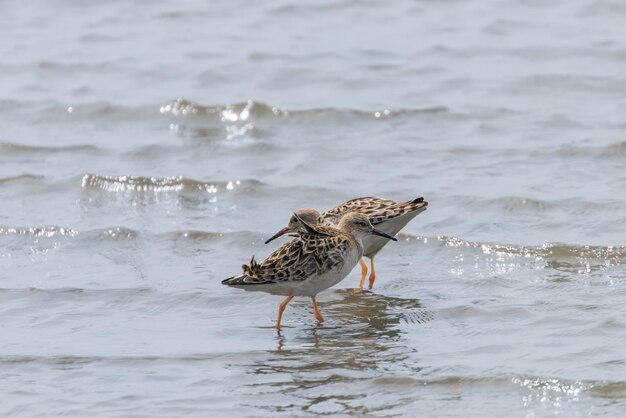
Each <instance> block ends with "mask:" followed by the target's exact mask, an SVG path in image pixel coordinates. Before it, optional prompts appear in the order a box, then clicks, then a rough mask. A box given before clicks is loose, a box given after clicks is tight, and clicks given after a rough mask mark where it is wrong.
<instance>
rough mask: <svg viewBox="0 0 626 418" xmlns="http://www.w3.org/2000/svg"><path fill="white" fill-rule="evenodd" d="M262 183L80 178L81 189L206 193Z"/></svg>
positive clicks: (85, 176) (139, 178)
mask: <svg viewBox="0 0 626 418" xmlns="http://www.w3.org/2000/svg"><path fill="white" fill-rule="evenodd" d="M261 184H262V183H261V182H260V181H257V180H233V181H219V182H203V181H198V180H193V179H188V178H185V177H182V176H173V177H141V176H102V175H97V174H85V175H84V176H83V179H82V183H81V187H82V188H83V189H95V190H104V191H107V192H111V193H117V192H138V193H142V192H144V193H145V192H151V193H169V192H202V193H208V194H214V193H218V192H220V191H229V190H235V189H238V188H241V187H243V188H246V189H249V188H254V187H257V186H259V185H261Z"/></svg>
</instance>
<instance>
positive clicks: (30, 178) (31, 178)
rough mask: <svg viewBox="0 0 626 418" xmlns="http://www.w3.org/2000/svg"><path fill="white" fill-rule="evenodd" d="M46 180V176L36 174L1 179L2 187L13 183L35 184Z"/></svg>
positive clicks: (0, 184)
mask: <svg viewBox="0 0 626 418" xmlns="http://www.w3.org/2000/svg"><path fill="white" fill-rule="evenodd" d="M43 179H44V176H36V175H34V174H21V175H19V176H12V177H5V178H0V186H3V185H5V184H13V183H35V182H38V181H41V180H43Z"/></svg>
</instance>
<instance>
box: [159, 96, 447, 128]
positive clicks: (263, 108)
mask: <svg viewBox="0 0 626 418" xmlns="http://www.w3.org/2000/svg"><path fill="white" fill-rule="evenodd" d="M159 111H160V113H162V114H171V115H174V116H202V115H205V116H206V115H209V116H213V117H216V118H219V120H220V121H221V122H226V123H235V122H247V121H250V120H252V119H255V120H258V119H268V118H277V117H283V118H284V117H298V118H307V117H313V118H319V117H324V116H342V115H343V116H352V117H354V116H356V117H361V118H367V119H381V118H390V117H399V116H413V115H418V114H428V113H445V112H448V109H447V108H446V107H443V106H435V107H428V108H421V109H380V110H371V111H366V110H357V109H339V108H333V107H327V108H311V109H302V110H287V109H281V108H278V107H276V106H270V105H267V104H265V103H261V102H257V101H254V100H248V101H246V102H241V103H235V104H229V105H215V106H205V105H200V104H197V103H193V102H190V101H188V100H185V99H177V100H173V101H171V102H169V103H167V104H165V105H163V106H161V107H160V108H159Z"/></svg>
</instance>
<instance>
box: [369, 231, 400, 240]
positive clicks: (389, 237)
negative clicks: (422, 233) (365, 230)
mask: <svg viewBox="0 0 626 418" xmlns="http://www.w3.org/2000/svg"><path fill="white" fill-rule="evenodd" d="M372 235H378V236H379V237H383V238H387V239H390V240H392V241H397V240H398V239H397V238H396V237H392V236H391V235H389V234H385V233H384V232H383V231H379V230H378V229H374V230H373V231H372Z"/></svg>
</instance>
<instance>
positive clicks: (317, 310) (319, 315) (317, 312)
mask: <svg viewBox="0 0 626 418" xmlns="http://www.w3.org/2000/svg"><path fill="white" fill-rule="evenodd" d="M311 300H312V301H313V309H314V310H315V319H317V320H318V322H324V317H323V316H322V313H321V312H320V308H318V307H317V301H316V300H315V296H313V297H312V298H311Z"/></svg>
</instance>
